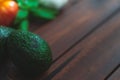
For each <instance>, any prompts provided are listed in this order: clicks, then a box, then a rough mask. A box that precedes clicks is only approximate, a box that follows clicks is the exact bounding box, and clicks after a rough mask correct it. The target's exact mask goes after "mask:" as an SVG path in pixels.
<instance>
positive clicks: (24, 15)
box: [14, 9, 29, 24]
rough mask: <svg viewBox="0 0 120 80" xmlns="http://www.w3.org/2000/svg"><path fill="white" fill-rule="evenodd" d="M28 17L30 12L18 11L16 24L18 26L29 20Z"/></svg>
mask: <svg viewBox="0 0 120 80" xmlns="http://www.w3.org/2000/svg"><path fill="white" fill-rule="evenodd" d="M28 15H29V12H28V11H26V10H22V9H20V10H19V11H18V13H17V15H16V18H15V21H14V24H18V23H20V22H21V21H22V20H23V19H27V18H28Z"/></svg>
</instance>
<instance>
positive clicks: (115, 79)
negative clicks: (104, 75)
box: [107, 67, 120, 80]
mask: <svg viewBox="0 0 120 80" xmlns="http://www.w3.org/2000/svg"><path fill="white" fill-rule="evenodd" d="M107 80H120V67H118V69H117V70H116V71H115V72H114V73H113V74H111V75H110V78H109V79H107Z"/></svg>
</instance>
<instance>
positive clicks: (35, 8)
mask: <svg viewBox="0 0 120 80" xmlns="http://www.w3.org/2000/svg"><path fill="white" fill-rule="evenodd" d="M16 1H17V2H18V5H19V8H20V9H19V11H18V14H17V16H16V19H15V21H14V24H13V25H14V26H19V27H17V29H21V30H27V29H28V27H29V24H28V23H29V21H28V19H29V17H30V15H33V16H34V17H37V18H40V19H45V20H52V19H55V17H56V16H57V14H58V11H57V10H55V9H51V8H48V7H44V6H42V5H41V4H40V3H39V0H16ZM25 24H26V25H25Z"/></svg>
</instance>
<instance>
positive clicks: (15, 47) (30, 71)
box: [7, 30, 52, 75]
mask: <svg viewBox="0 0 120 80" xmlns="http://www.w3.org/2000/svg"><path fill="white" fill-rule="evenodd" d="M7 44H8V49H9V52H10V53H9V54H10V56H11V59H12V61H13V63H14V64H15V65H16V67H17V68H18V69H19V70H20V71H21V72H22V73H23V74H27V75H38V74H41V73H43V72H45V71H46V70H47V69H48V68H49V67H50V65H51V63H52V53H51V49H50V47H49V45H48V43H47V42H46V41H45V40H44V39H42V38H41V37H40V36H39V35H37V34H34V33H32V32H28V31H21V30H16V31H13V32H12V33H11V34H10V36H9V38H8V40H7Z"/></svg>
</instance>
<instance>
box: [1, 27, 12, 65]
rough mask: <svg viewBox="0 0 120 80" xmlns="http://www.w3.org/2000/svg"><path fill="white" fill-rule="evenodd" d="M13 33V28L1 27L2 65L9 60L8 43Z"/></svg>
mask: <svg viewBox="0 0 120 80" xmlns="http://www.w3.org/2000/svg"><path fill="white" fill-rule="evenodd" d="M12 31H13V29H11V28H8V27H4V26H0V63H3V62H4V61H6V58H8V54H7V48H6V46H7V45H6V41H7V38H8V37H9V35H10V33H11V32H12Z"/></svg>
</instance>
